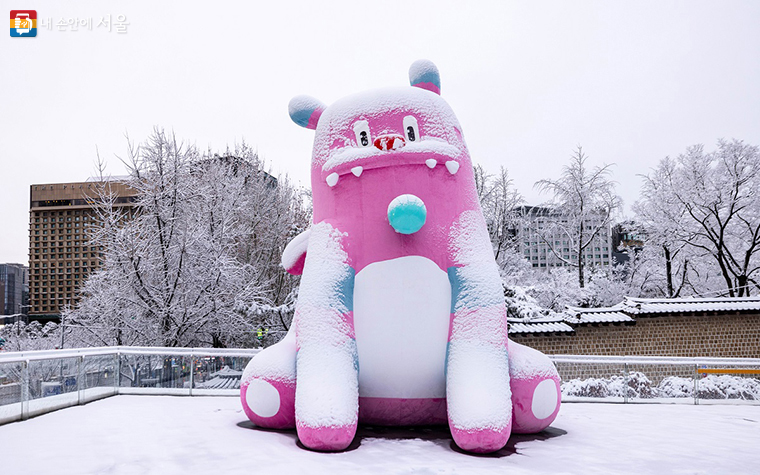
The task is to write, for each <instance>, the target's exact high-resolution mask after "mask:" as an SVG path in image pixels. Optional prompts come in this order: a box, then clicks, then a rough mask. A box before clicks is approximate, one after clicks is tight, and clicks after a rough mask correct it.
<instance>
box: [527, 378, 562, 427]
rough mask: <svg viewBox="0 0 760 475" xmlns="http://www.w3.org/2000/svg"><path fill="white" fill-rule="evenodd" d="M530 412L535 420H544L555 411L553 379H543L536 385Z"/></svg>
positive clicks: (555, 400) (555, 392)
mask: <svg viewBox="0 0 760 475" xmlns="http://www.w3.org/2000/svg"><path fill="white" fill-rule="evenodd" d="M530 409H531V411H533V415H534V416H535V417H536V419H546V418H547V417H549V416H551V415H552V414H553V413H554V410H555V409H557V385H556V384H555V383H554V380H553V379H545V380H543V381H541V382H540V383H538V386H536V389H535V390H534V391H533V404H531V408H530Z"/></svg>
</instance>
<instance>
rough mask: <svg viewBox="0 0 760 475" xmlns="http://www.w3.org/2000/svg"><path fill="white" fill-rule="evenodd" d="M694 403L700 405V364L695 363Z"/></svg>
mask: <svg viewBox="0 0 760 475" xmlns="http://www.w3.org/2000/svg"><path fill="white" fill-rule="evenodd" d="M694 405H695V406H697V405H699V365H698V364H695V365H694Z"/></svg>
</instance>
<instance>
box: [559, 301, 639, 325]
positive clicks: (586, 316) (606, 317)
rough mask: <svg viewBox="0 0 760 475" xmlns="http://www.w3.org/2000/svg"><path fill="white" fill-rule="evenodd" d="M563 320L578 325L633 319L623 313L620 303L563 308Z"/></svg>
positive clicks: (631, 320)
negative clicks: (610, 305) (604, 306)
mask: <svg viewBox="0 0 760 475" xmlns="http://www.w3.org/2000/svg"><path fill="white" fill-rule="evenodd" d="M565 321H566V322H568V323H571V324H575V325H580V324H584V323H620V322H633V321H634V319H633V318H631V317H630V316H628V315H626V314H625V313H623V306H622V304H618V305H615V306H614V307H606V308H578V307H568V308H567V310H565Z"/></svg>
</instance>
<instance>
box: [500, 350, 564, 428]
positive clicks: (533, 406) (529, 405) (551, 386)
mask: <svg viewBox="0 0 760 475" xmlns="http://www.w3.org/2000/svg"><path fill="white" fill-rule="evenodd" d="M509 374H510V387H511V389H512V432H515V433H518V434H531V433H535V432H540V431H542V430H544V429H546V428H547V427H549V425H550V424H551V423H552V422H553V421H554V419H555V418H556V417H557V414H558V413H559V406H560V399H561V397H560V396H561V395H560V389H559V388H560V379H559V374H558V373H557V369H556V368H555V367H554V364H553V363H552V362H551V360H550V359H549V358H548V357H547V356H546V355H545V354H543V353H541V352H540V351H537V350H534V349H533V348H528V347H527V346H523V345H519V344H517V343H515V342H513V341H510V342H509Z"/></svg>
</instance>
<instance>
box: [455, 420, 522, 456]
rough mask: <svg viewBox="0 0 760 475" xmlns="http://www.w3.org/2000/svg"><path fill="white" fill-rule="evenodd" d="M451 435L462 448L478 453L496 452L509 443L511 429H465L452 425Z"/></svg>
mask: <svg viewBox="0 0 760 475" xmlns="http://www.w3.org/2000/svg"><path fill="white" fill-rule="evenodd" d="M451 435H452V436H453V437H454V442H455V443H456V444H457V445H458V446H459V448H460V449H462V450H466V451H468V452H474V453H476V454H487V453H491V452H496V451H497V450H500V449H501V448H502V447H504V446H505V445H507V440H509V429H506V430H494V429H472V430H463V429H457V428H455V427H451Z"/></svg>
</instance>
